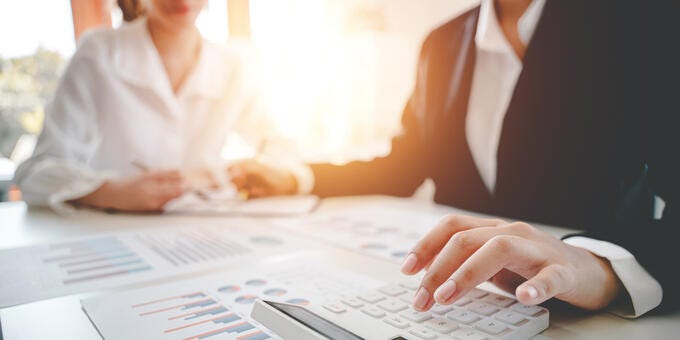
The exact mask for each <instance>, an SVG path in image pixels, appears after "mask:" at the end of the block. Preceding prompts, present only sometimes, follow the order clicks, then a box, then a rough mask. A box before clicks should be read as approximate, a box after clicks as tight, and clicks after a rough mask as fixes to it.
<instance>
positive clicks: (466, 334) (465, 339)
mask: <svg viewBox="0 0 680 340" xmlns="http://www.w3.org/2000/svg"><path fill="white" fill-rule="evenodd" d="M451 335H453V336H454V337H455V338H456V339H460V340H486V339H488V338H489V337H488V336H486V335H484V334H482V333H480V332H477V331H473V330H471V329H459V330H457V331H455V332H453V334H451Z"/></svg>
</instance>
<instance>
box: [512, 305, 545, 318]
mask: <svg viewBox="0 0 680 340" xmlns="http://www.w3.org/2000/svg"><path fill="white" fill-rule="evenodd" d="M510 309H512V310H514V311H515V312H519V313H522V314H524V315H528V316H535V315H536V314H538V313H540V312H542V311H543V308H541V307H538V306H527V305H524V304H521V303H519V302H518V303H516V304H514V305H512V306H511V307H510Z"/></svg>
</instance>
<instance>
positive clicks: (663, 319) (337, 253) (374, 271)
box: [0, 197, 680, 340]
mask: <svg viewBox="0 0 680 340" xmlns="http://www.w3.org/2000/svg"><path fill="white" fill-rule="evenodd" d="M367 202H372V203H376V202H379V203H380V204H387V205H397V206H399V207H402V208H403V209H413V210H414V211H417V210H426V211H431V212H435V213H441V214H445V213H447V212H451V211H453V209H451V208H448V207H444V206H438V205H434V204H429V203H425V202H422V201H415V200H400V199H392V198H385V197H363V198H338V199H330V200H325V201H324V202H323V203H322V205H321V206H320V207H319V211H323V212H332V211H337V210H340V209H342V208H345V207H351V206H354V205H357V204H364V203H367ZM206 219H220V218H217V217H183V216H154V215H119V214H115V215H111V214H105V213H99V212H93V211H80V212H78V213H76V214H74V215H71V216H59V215H56V214H54V213H53V212H51V211H49V210H45V209H33V208H27V207H26V205H25V204H23V203H0V249H6V248H14V247H20V246H26V245H31V244H36V243H44V242H52V241H57V240H60V239H65V238H69V237H73V236H83V235H89V234H96V233H100V232H111V231H118V230H132V229H135V228H142V227H144V228H149V227H152V228H163V227H164V226H168V225H190V224H191V223H196V222H197V221H205V220H206ZM222 219H223V218H222ZM547 231H548V232H550V233H553V234H555V235H560V234H564V233H566V232H569V230H566V229H560V228H547ZM309 252H310V255H311V254H313V255H314V256H316V257H320V258H321V259H322V260H325V261H330V262H332V263H333V264H334V265H338V266H341V267H345V268H351V269H352V270H356V271H359V272H361V273H362V274H365V275H367V276H371V277H374V278H377V279H381V280H385V281H391V280H395V279H397V278H398V277H399V276H398V266H397V265H395V264H393V263H388V262H386V261H383V260H380V259H375V258H369V257H367V256H364V255H361V254H358V253H355V252H351V251H347V250H344V249H340V248H338V247H334V246H330V245H326V244H318V245H315V246H311V247H310V250H309ZM231 269H238V268H231ZM0 275H1V274H0ZM92 295H94V294H81V295H74V296H66V297H61V298H55V299H50V300H44V301H39V302H34V303H29V304H25V305H21V306H15V307H10V308H5V309H2V310H0V322H1V324H2V333H3V337H0V339H6V340H14V339H22V340H23V339H84V340H86V339H101V337H100V335H99V333H97V331H96V329H95V328H94V327H93V326H92V324H91V323H90V321H89V319H88V318H87V316H86V315H85V314H84V313H83V311H82V310H81V308H80V302H79V301H80V299H81V298H82V297H84V296H92ZM550 309H551V317H550V318H551V320H550V321H551V326H550V328H549V329H548V330H546V331H545V332H543V334H542V335H541V336H539V337H542V338H546V337H547V338H554V339H575V338H579V339H642V338H645V339H669V338H677V335H678V334H680V313H676V314H672V315H667V316H645V317H642V318H640V319H637V320H625V319H622V318H619V317H616V316H614V315H610V314H607V313H595V314H592V313H585V312H582V311H579V310H575V309H571V308H568V307H565V306H551V307H550Z"/></svg>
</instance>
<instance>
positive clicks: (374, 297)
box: [357, 292, 385, 303]
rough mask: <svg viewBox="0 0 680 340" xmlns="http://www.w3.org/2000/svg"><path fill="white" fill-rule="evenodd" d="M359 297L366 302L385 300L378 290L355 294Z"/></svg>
mask: <svg viewBox="0 0 680 340" xmlns="http://www.w3.org/2000/svg"><path fill="white" fill-rule="evenodd" d="M357 297H358V298H359V299H362V300H364V301H366V302H368V303H376V302H378V301H382V300H385V297H384V296H382V295H380V294H379V293H378V292H368V293H365V294H361V295H359V296H357Z"/></svg>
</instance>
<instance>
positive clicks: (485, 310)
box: [466, 302, 498, 316]
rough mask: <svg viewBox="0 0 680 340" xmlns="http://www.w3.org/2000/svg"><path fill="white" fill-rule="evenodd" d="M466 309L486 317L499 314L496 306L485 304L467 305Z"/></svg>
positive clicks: (474, 303)
mask: <svg viewBox="0 0 680 340" xmlns="http://www.w3.org/2000/svg"><path fill="white" fill-rule="evenodd" d="M466 308H467V309H469V310H471V311H473V312H475V313H477V314H482V315H484V316H489V315H491V314H493V313H496V312H498V308H496V307H495V306H494V305H490V304H488V303H484V302H473V303H471V304H469V305H467V307H466Z"/></svg>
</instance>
